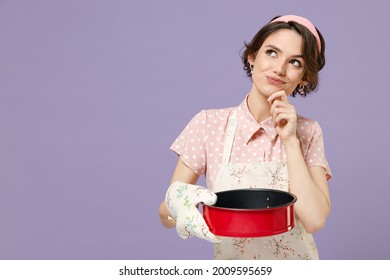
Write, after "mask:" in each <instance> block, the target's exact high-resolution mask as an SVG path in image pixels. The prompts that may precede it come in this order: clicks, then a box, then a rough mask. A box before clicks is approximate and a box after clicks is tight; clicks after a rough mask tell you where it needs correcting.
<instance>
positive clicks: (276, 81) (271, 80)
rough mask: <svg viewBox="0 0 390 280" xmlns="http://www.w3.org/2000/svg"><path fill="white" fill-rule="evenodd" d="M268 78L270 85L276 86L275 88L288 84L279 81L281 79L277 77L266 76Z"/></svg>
mask: <svg viewBox="0 0 390 280" xmlns="http://www.w3.org/2000/svg"><path fill="white" fill-rule="evenodd" d="M266 78H267V81H268V83H270V84H271V85H275V86H281V85H284V84H285V83H286V82H285V81H283V80H281V79H279V78H275V77H271V76H266Z"/></svg>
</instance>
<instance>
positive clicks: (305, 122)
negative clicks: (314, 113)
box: [297, 115, 321, 134]
mask: <svg viewBox="0 0 390 280" xmlns="http://www.w3.org/2000/svg"><path fill="white" fill-rule="evenodd" d="M320 129H321V127H320V125H319V123H318V122H317V121H316V120H313V119H309V118H307V117H304V116H301V115H298V118H297V131H298V133H303V134H307V133H310V132H311V133H312V132H313V131H315V130H320Z"/></svg>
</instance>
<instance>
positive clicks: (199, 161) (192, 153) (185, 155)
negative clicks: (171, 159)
mask: <svg viewBox="0 0 390 280" xmlns="http://www.w3.org/2000/svg"><path fill="white" fill-rule="evenodd" d="M206 118H207V116H206V111H205V110H203V111H201V112H199V113H198V114H197V115H195V116H194V117H193V118H192V120H191V121H190V122H189V123H188V125H187V126H186V127H185V129H184V130H183V131H182V132H181V134H180V135H179V137H177V138H176V140H175V141H174V142H173V144H172V145H171V147H170V149H171V150H172V151H174V152H175V153H176V154H178V155H179V156H180V157H181V159H182V160H183V162H184V163H185V164H186V165H187V166H188V167H189V168H191V169H192V170H193V171H194V172H195V173H197V174H198V175H202V174H203V173H204V172H205V171H206V145H205V134H206V130H205V127H206Z"/></svg>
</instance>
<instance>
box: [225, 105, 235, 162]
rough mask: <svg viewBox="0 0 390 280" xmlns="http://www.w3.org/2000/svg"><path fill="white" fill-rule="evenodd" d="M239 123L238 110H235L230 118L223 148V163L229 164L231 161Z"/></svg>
mask: <svg viewBox="0 0 390 280" xmlns="http://www.w3.org/2000/svg"><path fill="white" fill-rule="evenodd" d="M237 123H238V120H237V112H236V110H233V112H232V114H231V115H230V116H229V122H228V127H227V134H226V138H225V145H224V147H223V158H222V162H223V163H228V162H229V161H230V155H231V152H232V148H233V140H234V135H235V134H236V128H237Z"/></svg>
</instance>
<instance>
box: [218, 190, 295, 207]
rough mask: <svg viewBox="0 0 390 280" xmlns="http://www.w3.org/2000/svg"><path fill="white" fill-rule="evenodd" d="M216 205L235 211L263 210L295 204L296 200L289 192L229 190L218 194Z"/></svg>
mask: <svg viewBox="0 0 390 280" xmlns="http://www.w3.org/2000/svg"><path fill="white" fill-rule="evenodd" d="M216 195H217V197H218V199H217V203H216V204H215V205H214V206H216V207H222V208H233V209H263V208H273V207H281V206H285V205H288V204H291V203H293V202H295V200H296V198H295V197H294V196H292V195H291V194H289V193H288V192H284V191H278V190H265V189H243V190H229V191H222V192H217V193H216Z"/></svg>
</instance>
